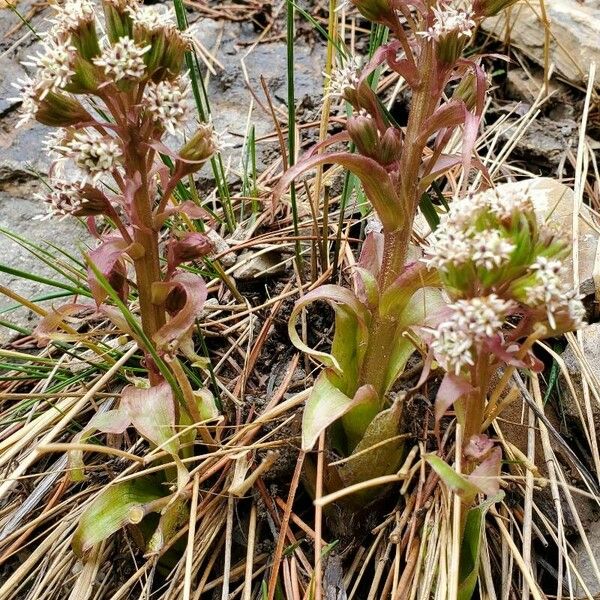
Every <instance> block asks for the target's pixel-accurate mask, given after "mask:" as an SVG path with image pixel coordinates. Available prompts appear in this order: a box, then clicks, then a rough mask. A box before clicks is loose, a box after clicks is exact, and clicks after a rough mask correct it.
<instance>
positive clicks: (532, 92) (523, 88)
mask: <svg viewBox="0 0 600 600" xmlns="http://www.w3.org/2000/svg"><path fill="white" fill-rule="evenodd" d="M506 88H507V91H508V93H509V95H510V96H511V97H513V98H517V99H520V100H524V101H525V102H527V103H528V104H533V103H534V102H535V100H536V99H537V97H538V96H539V94H540V91H541V90H542V89H543V88H544V77H543V73H541V71H538V70H536V71H535V72H529V73H527V72H526V71H525V70H524V69H519V68H510V69H509V70H508V73H507V75H506ZM548 92H549V93H554V94H557V93H561V92H563V93H564V92H566V88H565V86H563V85H561V84H560V83H558V82H557V81H554V80H552V81H550V84H549V89H548Z"/></svg>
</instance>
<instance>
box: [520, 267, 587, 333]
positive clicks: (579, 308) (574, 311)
mask: <svg viewBox="0 0 600 600" xmlns="http://www.w3.org/2000/svg"><path fill="white" fill-rule="evenodd" d="M530 272H531V273H533V275H534V278H533V281H534V282H533V284H532V285H530V286H528V287H526V288H525V302H526V303H527V304H528V305H529V306H532V307H536V308H538V307H539V308H544V309H545V311H546V315H547V318H548V323H549V324H550V326H551V327H552V329H556V328H557V321H558V320H560V319H561V318H563V319H564V318H565V317H566V318H567V320H570V321H572V322H573V323H574V325H573V326H574V327H578V326H580V325H581V323H582V322H583V318H584V316H585V309H584V308H583V304H582V303H581V297H580V296H579V295H578V294H577V293H576V292H575V290H573V288H572V286H571V284H570V283H567V282H568V281H569V278H568V273H567V271H566V269H565V267H564V265H563V263H562V262H561V261H559V260H551V259H548V258H546V257H545V256H539V257H538V258H537V260H536V261H535V262H534V263H533V264H532V265H531V267H530Z"/></svg>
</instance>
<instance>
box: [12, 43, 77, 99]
mask: <svg viewBox="0 0 600 600" xmlns="http://www.w3.org/2000/svg"><path fill="white" fill-rule="evenodd" d="M42 46H43V50H42V51H41V52H38V53H37V54H36V55H35V56H32V57H30V59H29V60H26V61H23V65H25V66H27V67H33V68H35V69H37V72H36V76H35V88H36V90H37V91H39V92H40V99H41V100H43V99H44V97H45V96H46V94H47V93H48V92H49V91H57V90H61V89H63V88H65V87H66V86H67V85H68V84H69V81H70V79H71V77H72V76H73V75H74V74H75V71H74V70H73V67H72V62H73V53H74V52H75V46H73V45H71V44H70V43H69V42H62V43H61V42H57V41H54V40H48V41H45V42H43V44H42Z"/></svg>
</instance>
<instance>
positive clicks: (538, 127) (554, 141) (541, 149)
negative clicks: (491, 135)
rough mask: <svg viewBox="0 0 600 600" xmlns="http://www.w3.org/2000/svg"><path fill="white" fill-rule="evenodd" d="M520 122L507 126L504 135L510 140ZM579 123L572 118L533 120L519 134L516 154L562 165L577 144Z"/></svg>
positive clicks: (545, 163) (535, 160)
mask: <svg viewBox="0 0 600 600" xmlns="http://www.w3.org/2000/svg"><path fill="white" fill-rule="evenodd" d="M509 122H510V121H509ZM516 127H518V122H517V120H516V119H515V120H514V125H511V126H508V127H506V129H504V130H503V131H502V137H503V138H504V139H505V140H506V141H508V140H509V139H510V138H511V137H512V136H513V135H514V133H515V128H516ZM576 137H577V123H576V122H575V121H572V120H571V119H564V120H562V121H557V120H554V119H548V118H547V117H540V118H538V119H536V120H535V121H533V122H532V123H531V124H530V125H529V127H527V129H526V130H525V131H524V132H523V133H522V134H521V135H520V136H519V139H518V141H517V144H516V146H515V154H516V155H518V156H522V157H525V158H526V159H527V161H528V163H529V162H537V163H539V164H541V165H544V166H547V165H548V164H550V165H552V166H555V167H556V166H558V165H560V163H561V161H563V160H564V158H565V155H566V151H567V150H568V149H569V148H573V147H574V146H575V144H576Z"/></svg>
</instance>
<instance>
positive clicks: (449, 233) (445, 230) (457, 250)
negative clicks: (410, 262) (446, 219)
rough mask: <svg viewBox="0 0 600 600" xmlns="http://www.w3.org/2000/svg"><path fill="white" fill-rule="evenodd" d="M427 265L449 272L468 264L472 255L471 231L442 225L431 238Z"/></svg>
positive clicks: (426, 260)
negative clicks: (451, 269)
mask: <svg viewBox="0 0 600 600" xmlns="http://www.w3.org/2000/svg"><path fill="white" fill-rule="evenodd" d="M430 243H431V245H430V247H429V248H428V250H427V258H426V259H424V262H425V264H427V266H429V267H432V268H434V269H440V270H441V271H445V272H447V271H448V270H449V269H450V268H452V267H454V268H456V267H460V266H462V265H464V264H466V263H467V262H468V261H469V260H471V257H472V246H471V232H470V231H469V230H466V231H464V230H462V229H459V228H457V227H453V226H451V225H448V226H445V227H444V226H440V227H438V230H437V231H436V232H435V234H434V235H433V236H431V239H430Z"/></svg>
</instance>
